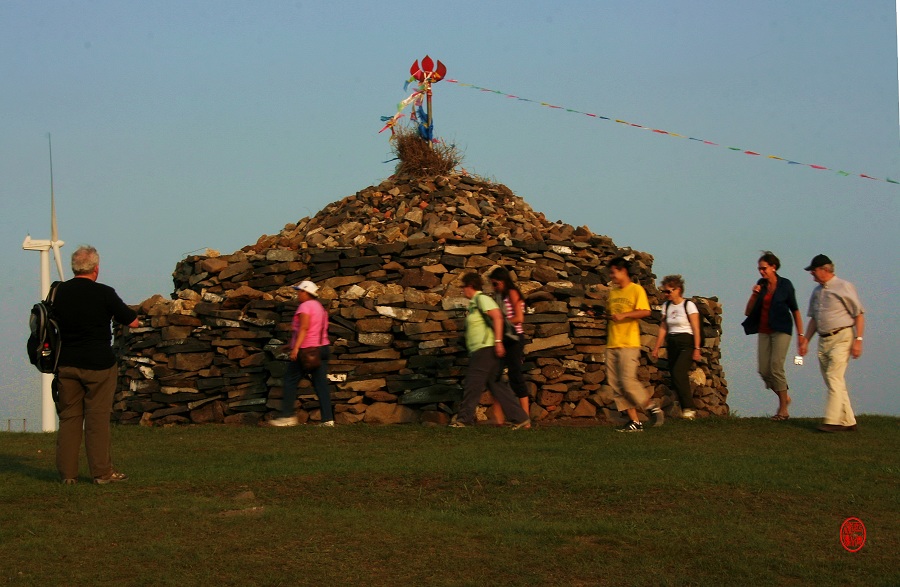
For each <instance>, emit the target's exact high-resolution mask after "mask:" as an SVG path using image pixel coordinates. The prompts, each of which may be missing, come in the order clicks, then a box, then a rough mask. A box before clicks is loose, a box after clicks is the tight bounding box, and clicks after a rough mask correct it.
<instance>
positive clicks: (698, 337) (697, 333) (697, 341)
mask: <svg viewBox="0 0 900 587" xmlns="http://www.w3.org/2000/svg"><path fill="white" fill-rule="evenodd" d="M688 320H689V321H690V322H691V332H693V333H694V352H693V354H691V358H692V359H694V360H695V361H699V360H700V359H701V358H702V357H701V356H700V348H701V347H702V346H703V340H702V338H703V332H702V331H701V330H700V313H699V312H694V313H693V314H688Z"/></svg>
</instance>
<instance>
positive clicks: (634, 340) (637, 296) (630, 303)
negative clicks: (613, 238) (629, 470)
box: [606, 257, 665, 432]
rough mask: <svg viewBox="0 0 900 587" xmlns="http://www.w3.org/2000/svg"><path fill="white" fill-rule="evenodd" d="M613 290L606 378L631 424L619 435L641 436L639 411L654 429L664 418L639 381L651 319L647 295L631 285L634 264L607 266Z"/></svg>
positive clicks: (619, 262) (620, 259)
mask: <svg viewBox="0 0 900 587" xmlns="http://www.w3.org/2000/svg"><path fill="white" fill-rule="evenodd" d="M608 267H609V270H610V273H611V275H612V281H613V287H612V289H611V290H610V292H609V302H608V303H607V317H608V318H609V324H608V326H607V329H606V377H607V379H608V380H609V385H610V386H611V387H612V389H613V399H614V400H615V402H616V408H617V409H618V410H619V411H620V412H626V413H627V414H628V418H629V422H628V424H626V425H625V426H622V427H621V428H619V429H618V430H619V432H642V431H643V430H644V425H643V424H641V422H640V420H638V415H637V410H638V408H640V409H643V410H644V411H646V412H647V414H648V415H649V416H650V419H651V420H652V421H653V425H654V426H662V423H663V420H664V419H665V416H664V415H663V412H662V410H661V409H660V408H659V407H658V406H657V405H655V404H654V403H653V400H652V397H651V394H650V392H649V391H648V390H647V389H646V388H645V387H644V386H643V385H641V382H640V381H638V377H637V369H638V365H640V362H641V325H640V320H641V319H642V318H646V317H647V316H649V315H650V303H649V302H648V301H647V292H645V291H644V288H643V287H641V286H640V284H637V283H634V282H633V281H631V275H630V274H629V273H628V270H629V269H630V268H631V263H630V262H629V261H628V260H627V259H625V258H624V257H616V258H615V259H613V260H612V261H610V262H609V264H608Z"/></svg>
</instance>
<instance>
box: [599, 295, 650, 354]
mask: <svg viewBox="0 0 900 587" xmlns="http://www.w3.org/2000/svg"><path fill="white" fill-rule="evenodd" d="M649 309H650V302H648V301H647V292H645V291H644V288H643V287H641V286H640V285H639V284H637V283H630V284H628V285H626V286H625V287H624V288H622V289H619V288H618V287H615V286H613V288H612V289H611V290H610V292H609V303H608V304H607V311H608V313H609V314H610V315H612V314H624V313H625V312H632V311H634V310H649ZM639 346H641V325H640V324H639V320H636V319H634V318H628V319H626V320H622V321H621V322H614V321H612V320H610V321H609V324H608V325H607V328H606V347H607V348H611V349H615V348H635V347H639Z"/></svg>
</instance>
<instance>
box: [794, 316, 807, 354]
mask: <svg viewBox="0 0 900 587" xmlns="http://www.w3.org/2000/svg"><path fill="white" fill-rule="evenodd" d="M793 314H794V324H795V325H796V326H797V350H798V351H799V350H800V343H801V341H802V340H803V339H804V338H806V335H805V334H803V316H801V315H800V310H794V311H793Z"/></svg>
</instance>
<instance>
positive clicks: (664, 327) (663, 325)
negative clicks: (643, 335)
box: [650, 316, 669, 361]
mask: <svg viewBox="0 0 900 587" xmlns="http://www.w3.org/2000/svg"><path fill="white" fill-rule="evenodd" d="M668 331H669V325H668V323H667V322H666V317H665V316H663V319H662V321H661V322H660V323H659V334H657V335H656V346H655V347H653V352H651V353H650V356H651V357H653V360H654V361H655V360H656V359H658V358H659V349H660V347H662V345H663V341H664V340H666V332H668Z"/></svg>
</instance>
